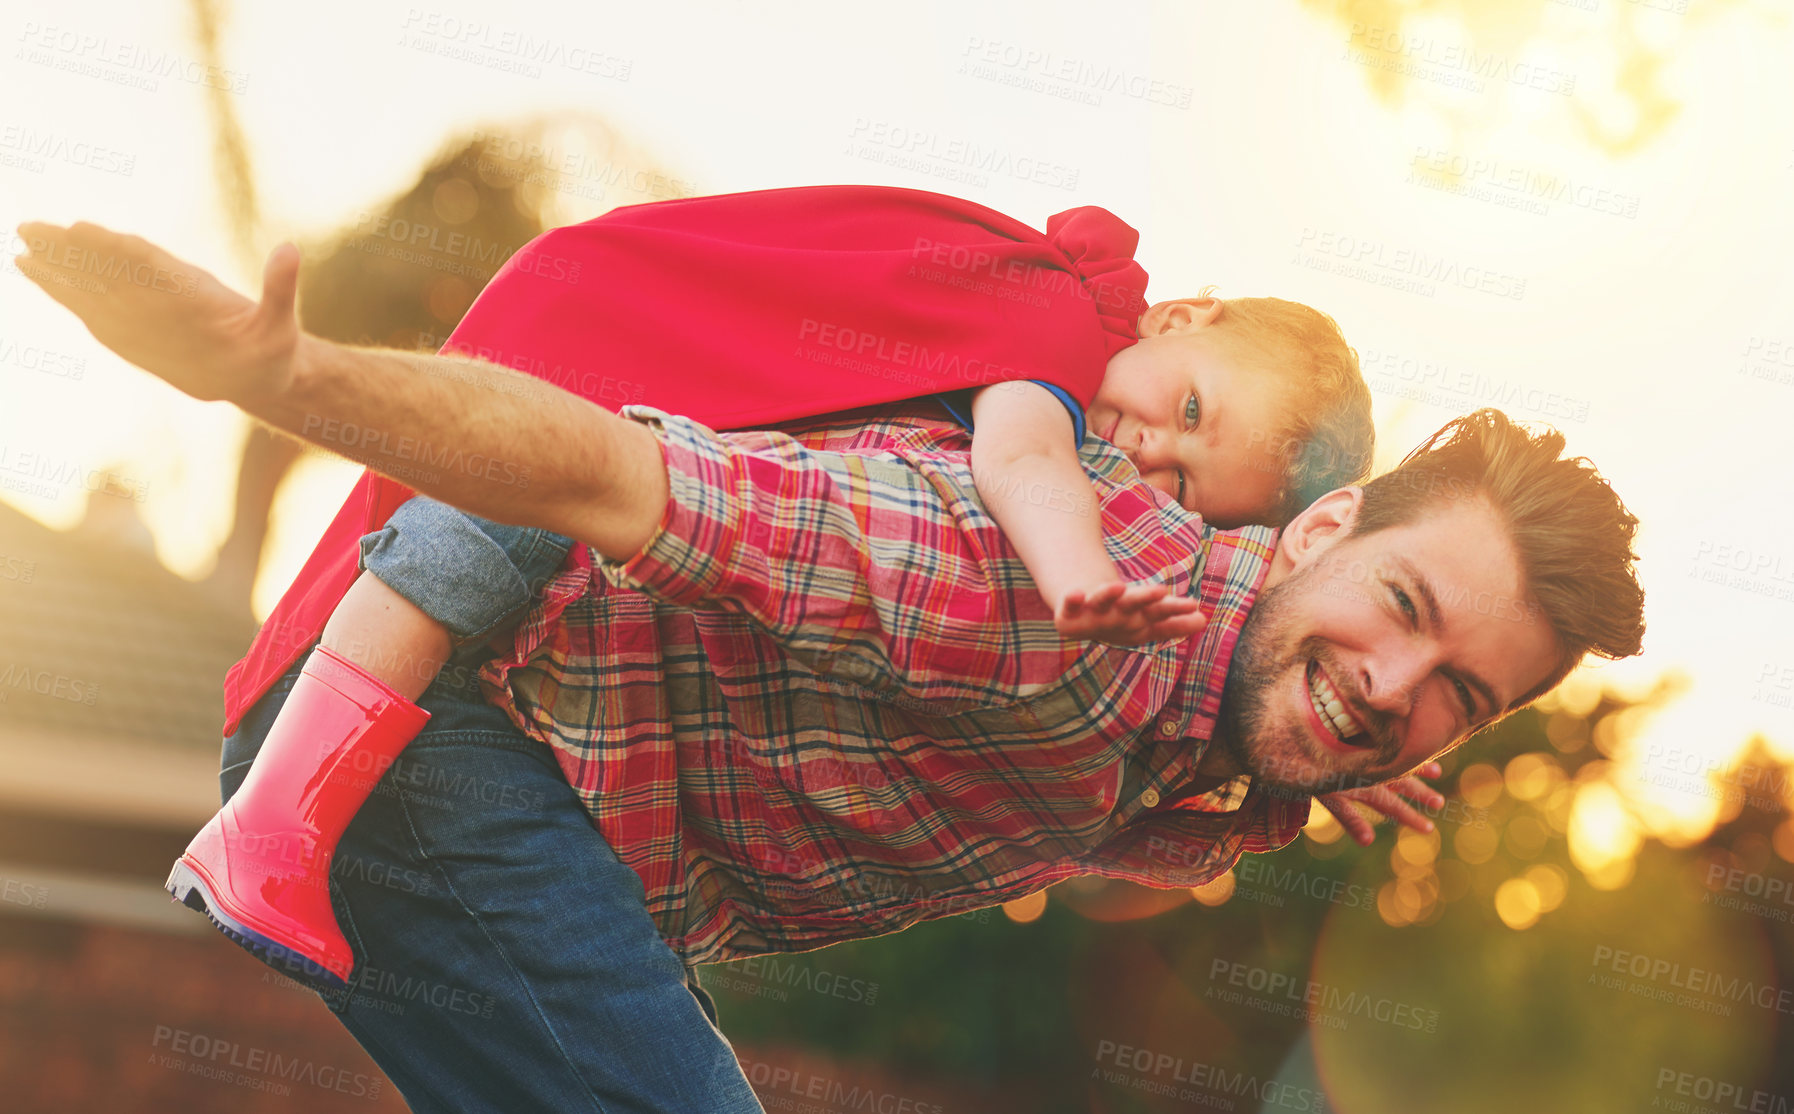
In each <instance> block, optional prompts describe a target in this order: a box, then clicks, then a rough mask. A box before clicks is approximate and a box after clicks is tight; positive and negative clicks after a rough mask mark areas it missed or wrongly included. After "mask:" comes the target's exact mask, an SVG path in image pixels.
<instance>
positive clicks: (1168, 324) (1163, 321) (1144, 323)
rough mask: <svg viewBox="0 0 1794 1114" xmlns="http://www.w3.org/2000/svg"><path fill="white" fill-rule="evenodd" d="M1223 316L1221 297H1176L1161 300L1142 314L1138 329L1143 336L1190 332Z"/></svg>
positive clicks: (1204, 326) (1205, 326)
mask: <svg viewBox="0 0 1794 1114" xmlns="http://www.w3.org/2000/svg"><path fill="white" fill-rule="evenodd" d="M1220 316H1221V299H1219V298H1210V297H1207V296H1203V297H1197V298H1174V299H1172V300H1171V301H1169V302H1160V303H1158V304H1157V305H1155V306H1153V307H1152V308H1151V309H1148V310H1147V311H1146V312H1145V313H1143V314H1141V315H1140V323H1139V325H1137V326H1136V331H1138V332H1139V334H1140V335H1141V336H1142V337H1155V336H1162V335H1165V334H1167V333H1188V332H1194V331H1195V330H1197V329H1202V328H1207V327H1208V326H1210V325H1212V324H1214V323H1215V319H1216V318H1218V317H1220Z"/></svg>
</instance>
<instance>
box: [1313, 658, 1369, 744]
mask: <svg viewBox="0 0 1794 1114" xmlns="http://www.w3.org/2000/svg"><path fill="white" fill-rule="evenodd" d="M1308 699H1309V701H1310V702H1311V703H1313V705H1314V711H1315V714H1316V715H1318V716H1320V717H1321V722H1322V723H1325V724H1327V725H1328V726H1329V727H1331V728H1332V729H1333V733H1334V734H1335V735H1337V736H1339V738H1340V741H1341V742H1343V741H1345V740H1346V739H1349V738H1351V737H1352V736H1353V735H1356V734H1357V733H1358V725H1357V724H1356V723H1354V722H1352V717H1351V716H1349V715H1347V714H1346V710H1345V704H1344V702H1342V701H1341V700H1340V699H1339V694H1338V693H1336V692H1334V691H1333V686H1332V685H1330V684H1328V683H1327V678H1326V677H1325V676H1324V675H1323V674H1322V673H1321V671H1320V670H1318V669H1316V670H1315V671H1314V675H1313V676H1312V677H1310V678H1309V680H1308Z"/></svg>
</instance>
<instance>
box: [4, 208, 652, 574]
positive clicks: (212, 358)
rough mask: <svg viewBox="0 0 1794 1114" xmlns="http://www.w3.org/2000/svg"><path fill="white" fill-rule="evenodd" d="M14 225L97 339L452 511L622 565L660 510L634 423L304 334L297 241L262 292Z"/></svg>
mask: <svg viewBox="0 0 1794 1114" xmlns="http://www.w3.org/2000/svg"><path fill="white" fill-rule="evenodd" d="M19 234H20V235H21V236H22V237H24V240H25V242H26V245H27V247H28V251H27V253H26V254H25V255H23V256H20V257H18V258H17V259H16V260H15V262H16V263H17V264H18V267H19V270H20V271H22V272H24V273H25V274H26V275H27V276H28V277H29V278H30V279H31V280H32V281H33V282H35V283H37V284H38V285H39V286H40V287H42V288H43V289H44V291H45V293H47V294H49V295H50V296H51V297H52V298H54V299H56V300H57V301H58V302H61V303H62V304H63V305H65V306H67V307H68V308H69V309H70V310H72V311H73V312H74V313H75V315H76V316H78V317H79V318H81V321H82V323H83V324H85V325H86V326H87V328H88V331H90V332H91V333H93V335H94V337H95V338H96V339H98V340H99V341H100V343H102V344H104V345H105V346H106V347H108V348H110V349H112V350H113V351H114V352H117V353H118V354H119V355H120V356H123V357H124V358H125V359H127V360H129V361H131V362H132V363H133V364H136V365H137V366H138V367H141V368H143V369H144V370H145V371H148V372H150V373H151V374H153V375H156V376H158V377H160V378H162V379H164V380H166V381H167V382H169V383H171V384H173V385H174V386H175V387H178V388H179V389H181V390H182V391H185V392H186V393H187V394H190V395H192V396H194V397H195V398H201V399H206V400H214V399H223V400H227V401H229V402H233V403H235V404H236V405H238V406H239V407H241V408H242V409H243V410H245V411H246V412H248V413H249V414H250V416H252V417H254V418H258V419H260V420H261V421H264V422H266V423H267V424H269V425H271V426H273V427H274V428H276V429H280V430H285V431H286V432H287V433H290V434H292V435H293V436H295V437H297V438H299V439H301V440H304V441H309V442H311V443H312V444H314V445H318V446H321V447H323V448H326V449H329V450H331V451H332V452H336V453H339V454H341V455H343V456H345V457H348V458H349V459H351V460H355V461H359V462H361V463H362V464H365V465H367V466H368V467H370V468H373V469H375V470H377V471H380V472H383V473H385V474H386V475H388V476H391V477H393V478H394V479H396V480H398V481H400V482H401V483H405V484H407V485H409V486H411V487H412V488H414V489H416V490H417V491H420V492H422V493H423V494H425V495H430V496H433V497H434V498H436V499H439V500H441V501H442V502H444V503H447V504H449V505H450V506H454V507H460V508H461V509H462V510H465V511H468V512H469V513H471V514H476V515H479V516H481V517H483V518H490V519H492V520H493V521H495V522H505V523H510V524H512V525H516V526H541V527H544V528H546V529H549V530H553V531H554V532H556V533H558V534H565V535H567V536H568V537H571V538H576V539H578V540H579V541H582V542H586V543H587V544H589V545H591V547H592V548H593V549H596V550H597V551H598V552H599V553H602V554H604V555H605V556H607V557H615V558H617V559H619V560H621V559H624V558H627V557H630V556H632V555H633V554H635V552H636V551H637V550H639V549H640V548H641V547H642V545H643V544H645V543H646V542H647V541H648V539H649V538H651V537H652V536H653V534H654V530H655V528H656V526H657V524H658V523H659V522H660V518H661V515H662V513H663V512H664V511H665V509H666V504H667V493H668V488H667V473H666V462H665V460H664V459H663V457H662V455H661V449H660V443H659V441H658V439H657V438H656V437H655V435H654V433H653V431H652V430H650V429H649V428H648V427H647V426H645V425H643V424H641V423H640V422H636V421H630V420H627V419H624V418H620V417H618V416H617V415H615V414H612V413H610V412H609V411H607V410H605V409H603V408H602V407H600V406H598V405H596V404H595V403H593V402H591V401H590V400H588V399H584V398H579V397H576V396H574V395H572V394H569V393H568V392H566V391H564V390H562V389H561V388H559V387H557V386H554V385H553V384H546V383H544V382H543V381H542V380H540V379H536V378H533V377H531V376H528V375H525V374H523V373H522V372H517V371H513V370H511V369H509V368H504V367H500V366H498V365H496V364H491V363H487V362H485V361H480V360H470V359H465V358H461V357H448V356H427V355H424V354H422V353H413V352H394V351H389V350H385V349H378V348H351V347H349V346H346V345H341V344H335V343H333V342H331V341H328V340H324V339H322V338H319V337H315V336H310V335H307V334H306V333H304V332H302V331H301V330H300V329H299V324H298V321H297V320H296V318H295V316H294V312H293V300H294V295H295V292H296V290H297V288H298V276H299V251H298V249H297V248H295V247H293V246H292V245H291V244H282V245H281V246H279V247H277V248H275V249H274V251H273V252H272V253H271V254H270V255H269V256H268V265H267V268H266V270H265V272H264V275H263V282H262V300H261V302H260V303H259V304H258V303H256V302H252V301H250V300H249V299H248V298H245V297H244V296H243V295H241V294H238V293H236V292H235V291H233V290H230V289H229V288H227V287H226V286H224V284H223V283H220V282H219V281H218V280H217V279H215V278H213V277H212V276H211V275H209V274H207V273H206V272H205V271H203V270H201V269H199V268H198V267H195V266H193V265H192V264H189V263H185V262H183V261H181V260H179V259H176V258H175V257H174V256H172V255H170V254H168V253H167V252H165V251H163V250H162V249H160V248H158V247H156V246H155V245H154V244H151V243H149V242H148V241H146V240H143V239H141V238H140V237H137V236H125V235H121V234H119V233H116V232H111V231H108V230H107V229H104V228H101V227H99V226H98V225H93V224H76V225H74V226H73V227H70V228H62V227H60V226H57V225H53V224H40V223H36V222H32V223H27V224H23V225H20V226H19ZM426 459H427V460H428V461H429V463H428V464H427V465H426V466H423V467H420V466H419V465H420V461H424V460H426ZM437 461H440V462H441V463H440V464H438V463H436V462H437Z"/></svg>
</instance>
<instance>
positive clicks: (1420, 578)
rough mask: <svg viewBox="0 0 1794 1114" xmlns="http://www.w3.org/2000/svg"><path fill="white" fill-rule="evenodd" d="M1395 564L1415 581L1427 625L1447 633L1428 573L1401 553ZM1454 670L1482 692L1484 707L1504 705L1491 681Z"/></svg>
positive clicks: (1457, 669) (1442, 612) (1493, 708)
mask: <svg viewBox="0 0 1794 1114" xmlns="http://www.w3.org/2000/svg"><path fill="white" fill-rule="evenodd" d="M1394 564H1395V565H1396V566H1397V567H1398V568H1400V569H1401V570H1402V572H1403V574H1404V575H1406V576H1407V578H1408V579H1409V580H1410V581H1411V582H1413V584H1414V592H1415V594H1416V595H1418V596H1419V597H1420V600H1421V602H1422V603H1424V604H1425V605H1426V617H1427V625H1428V626H1429V627H1431V628H1432V629H1433V631H1434V632H1435V633H1438V634H1443V633H1445V612H1444V610H1443V609H1441V608H1440V606H1439V596H1438V594H1437V593H1436V592H1434V591H1433V582H1432V581H1430V580H1428V579H1427V578H1426V574H1424V573H1422V572H1421V571H1420V570H1419V569H1418V568H1416V567H1415V566H1414V562H1412V561H1410V560H1408V559H1407V558H1406V557H1403V556H1401V555H1399V554H1398V555H1396V557H1395V558H1394ZM1452 671H1453V672H1454V673H1456V674H1457V675H1458V676H1459V677H1460V678H1461V679H1463V680H1464V682H1465V683H1467V684H1468V685H1469V686H1470V687H1471V688H1473V689H1475V690H1476V691H1477V692H1479V693H1481V694H1482V698H1483V706H1484V707H1486V708H1488V709H1489V710H1490V711H1491V712H1494V711H1497V710H1499V709H1500V708H1501V707H1502V703H1501V701H1500V700H1498V699H1496V697H1495V689H1494V688H1493V687H1492V686H1491V685H1490V684H1489V682H1487V681H1485V680H1483V679H1482V678H1481V677H1480V676H1478V675H1477V674H1476V671H1475V670H1471V669H1466V668H1464V667H1463V666H1459V665H1454V666H1452Z"/></svg>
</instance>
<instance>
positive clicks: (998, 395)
mask: <svg viewBox="0 0 1794 1114" xmlns="http://www.w3.org/2000/svg"><path fill="white" fill-rule="evenodd" d="M972 428H973V433H972V482H973V483H974V484H975V485H976V486H977V488H978V495H979V497H980V498H981V499H983V500H984V506H985V509H986V510H988V511H989V512H990V515H991V517H992V518H994V519H996V521H997V525H998V526H1001V527H1002V528H1003V535H1004V537H1006V538H1008V539H1009V544H1010V545H1012V546H1014V547H1015V551H1016V554H1017V555H1018V556H1020V557H1021V559H1022V563H1023V564H1024V565H1026V566H1027V568H1028V572H1029V574H1030V575H1031V576H1033V578H1034V583H1035V584H1036V585H1038V586H1039V588H1040V594H1041V597H1042V598H1043V599H1044V600H1046V603H1047V606H1049V607H1051V608H1052V609H1053V624H1054V626H1055V627H1057V628H1058V630H1059V633H1061V634H1063V635H1065V636H1066V637H1068V638H1088V639H1093V640H1095V641H1099V642H1107V643H1109V644H1111V645H1115V646H1137V645H1139V644H1141V643H1143V642H1160V641H1166V640H1174V639H1179V638H1183V637H1185V636H1186V635H1191V634H1195V633H1197V632H1198V631H1200V630H1202V628H1203V627H1204V626H1205V625H1206V623H1207V619H1206V617H1204V616H1203V614H1202V613H1201V611H1200V609H1199V608H1198V606H1197V603H1196V601H1195V600H1193V599H1188V598H1186V597H1181V596H1172V595H1170V594H1169V593H1170V589H1169V588H1167V587H1166V586H1165V585H1163V584H1128V583H1126V582H1125V581H1124V580H1123V578H1122V575H1121V570H1120V569H1118V568H1116V567H1115V562H1114V561H1112V560H1110V558H1109V555H1108V553H1107V551H1105V549H1104V548H1103V535H1102V514H1101V512H1100V511H1099V510H1098V508H1097V498H1096V491H1095V489H1094V488H1093V487H1092V486H1091V484H1090V478H1089V477H1088V476H1087V475H1085V474H1084V466H1083V464H1081V463H1080V462H1079V461H1078V454H1077V450H1076V449H1075V448H1074V447H1073V445H1072V432H1073V430H1072V422H1071V416H1070V415H1069V414H1067V413H1066V412H1065V407H1064V406H1063V405H1062V404H1061V403H1060V402H1059V400H1058V399H1056V398H1054V397H1053V395H1052V392H1050V391H1048V390H1046V389H1045V388H1043V387H1041V386H1039V385H1038V384H1035V383H1027V382H1019V381H1018V382H1013V383H999V384H996V385H993V386H990V387H985V388H983V389H981V390H979V391H978V392H977V393H976V394H974V395H973V396H972Z"/></svg>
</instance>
